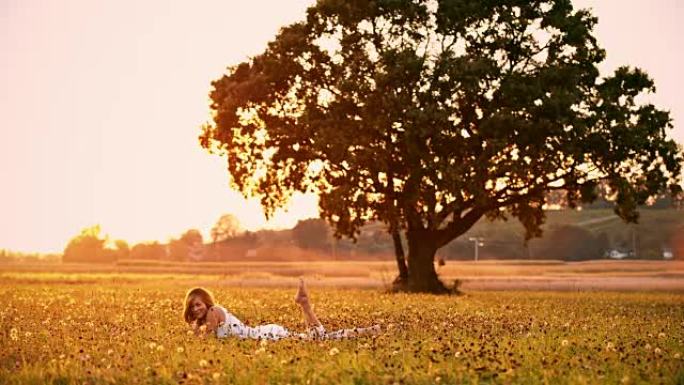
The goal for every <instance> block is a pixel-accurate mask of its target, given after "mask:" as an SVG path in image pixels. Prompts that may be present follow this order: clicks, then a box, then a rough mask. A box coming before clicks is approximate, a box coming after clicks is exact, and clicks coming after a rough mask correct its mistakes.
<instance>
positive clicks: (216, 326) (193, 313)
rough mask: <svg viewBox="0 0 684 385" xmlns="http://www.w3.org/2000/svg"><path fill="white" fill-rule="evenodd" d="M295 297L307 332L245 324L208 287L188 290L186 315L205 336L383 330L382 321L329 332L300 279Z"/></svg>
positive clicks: (341, 334) (312, 335) (343, 334)
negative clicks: (315, 310) (221, 303)
mask: <svg viewBox="0 0 684 385" xmlns="http://www.w3.org/2000/svg"><path fill="white" fill-rule="evenodd" d="M294 301H295V303H296V304H297V305H299V307H300V308H301V309H302V313H303V314H304V320H305V321H306V324H307V326H308V328H309V330H308V332H307V333H292V332H290V331H289V330H287V329H286V328H285V327H283V326H280V325H276V324H268V325H261V326H256V327H250V326H246V325H245V324H243V323H242V321H240V320H239V319H237V317H235V316H234V315H233V314H231V313H229V312H228V311H227V310H226V309H225V308H224V307H222V306H220V305H216V304H214V299H213V297H212V295H211V294H210V293H209V292H208V291H207V290H205V289H203V288H201V287H197V288H194V289H191V290H190V291H188V294H187V295H186V296H185V311H184V312H183V318H184V319H185V322H187V323H188V324H189V325H190V326H191V327H192V328H193V330H194V331H195V334H197V335H200V336H206V335H209V334H214V333H216V336H217V337H219V338H223V337H230V336H235V337H238V338H253V339H269V340H279V339H281V338H300V339H341V338H353V337H359V336H363V335H375V334H378V333H379V332H380V325H373V326H371V327H366V328H354V329H341V330H337V331H334V332H328V331H326V330H325V328H324V327H323V325H321V323H320V321H318V318H317V317H316V314H315V313H314V311H313V309H312V308H311V304H310V303H309V293H308V291H307V290H306V287H305V286H304V281H303V280H301V279H300V281H299V289H298V290H297V294H296V295H295V297H294Z"/></svg>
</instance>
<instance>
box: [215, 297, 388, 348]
mask: <svg viewBox="0 0 684 385" xmlns="http://www.w3.org/2000/svg"><path fill="white" fill-rule="evenodd" d="M214 307H215V308H217V309H219V310H220V311H221V312H223V315H224V316H225V317H226V320H225V322H223V323H221V324H220V325H219V326H218V328H216V337H218V338H226V337H238V338H251V339H266V340H279V339H283V338H298V339H307V340H308V339H342V338H352V337H356V336H358V335H359V334H362V333H367V332H368V331H371V332H375V331H379V330H380V329H379V328H380V327H379V326H377V325H376V326H371V327H368V328H355V329H341V330H336V331H333V332H328V331H326V330H325V328H324V327H323V326H322V325H319V326H317V327H314V328H311V329H309V331H308V333H292V332H290V331H289V330H287V329H286V328H285V327H284V326H281V325H277V324H268V325H259V326H254V327H251V326H247V325H245V324H244V323H242V321H240V320H239V319H238V318H237V317H235V316H234V315H233V314H232V313H230V312H229V311H228V310H226V309H225V308H224V307H223V306H220V305H215V306H214Z"/></svg>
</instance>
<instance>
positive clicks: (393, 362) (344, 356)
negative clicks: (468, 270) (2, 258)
mask: <svg viewBox="0 0 684 385" xmlns="http://www.w3.org/2000/svg"><path fill="white" fill-rule="evenodd" d="M11 274H13V273H5V275H4V277H3V278H4V279H3V280H2V282H3V283H0V295H2V298H3V304H4V306H3V307H2V309H0V324H1V328H0V345H1V346H2V349H1V353H0V383H6V384H15V383H16V384H19V383H22V384H24V383H36V384H42V383H53V384H67V383H79V384H81V383H88V384H94V383H148V384H152V383H154V384H159V383H161V384H164V383H168V384H179V383H182V384H197V383H205V384H214V383H231V384H246V383H256V384H265V383H278V384H280V383H282V384H286V383H291V384H299V383H301V384H309V385H311V384H338V383H340V384H435V383H442V384H448V383H468V384H487V383H502V384H509V383H511V384H514V383H519V384H528V383H554V384H555V383H558V384H564V383H612V384H616V383H623V384H636V383H643V384H653V383H665V384H681V383H684V361H683V360H682V356H683V355H684V295H679V294H668V293H607V292H566V293H561V292H530V291H527V292H517V291H511V292H495V291H489V292H469V293H467V294H466V295H464V296H458V297H456V296H452V297H436V296H430V295H405V294H402V295H390V294H384V293H382V292H381V291H379V290H358V289H357V290H338V289H331V288H323V287H318V288H314V289H313V290H312V297H313V298H312V299H313V302H314V304H315V309H316V311H317V312H318V313H319V316H320V318H321V320H322V322H323V323H324V324H325V325H326V327H328V328H329V329H335V328H342V327H352V326H363V325H370V324H375V323H378V324H381V325H382V326H383V328H384V330H385V332H384V333H383V334H382V335H380V336H378V337H373V338H370V337H368V338H362V339H358V340H344V341H319V342H311V341H309V342H306V341H289V340H285V341H279V342H268V343H266V342H259V341H252V340H236V339H226V340H216V339H214V338H211V339H208V340H199V339H197V338H196V337H194V336H193V335H189V334H188V330H187V327H186V326H185V325H184V323H183V322H182V320H181V316H180V312H181V308H182V304H181V302H182V297H183V294H184V292H185V290H187V289H188V287H187V286H186V284H187V283H189V281H183V280H182V279H181V280H179V281H176V280H175V279H174V277H173V276H162V277H160V276H155V275H150V276H140V275H135V276H132V275H125V274H122V275H119V276H116V277H112V276H108V275H105V274H103V275H96V274H93V275H86V276H83V277H81V279H77V278H78V277H79V275H70V276H69V277H72V278H73V279H66V276H64V277H62V278H59V279H58V278H55V277H56V276H54V275H53V276H51V277H52V278H51V279H40V276H41V274H40V273H33V274H34V279H33V280H31V281H28V280H25V279H24V278H25V277H23V278H21V277H19V278H17V277H15V278H17V279H14V280H12V279H11V278H12V275H11ZM48 277H49V276H48ZM195 278H198V279H203V278H205V277H201V276H200V277H195ZM112 279H114V280H112ZM209 288H210V289H212V290H213V291H214V293H215V295H216V298H217V300H218V302H219V303H221V304H223V305H225V306H226V307H227V308H229V310H231V311H232V312H233V313H235V314H236V315H237V316H238V317H240V318H241V319H242V320H243V321H245V322H246V323H248V324H250V325H255V324H261V323H272V322H275V323H280V324H282V325H284V326H286V327H288V328H290V329H292V330H295V331H299V330H303V328H304V325H303V324H302V322H301V317H300V314H299V311H298V310H297V308H296V307H295V305H294V304H293V303H291V298H292V294H293V289H292V288H288V289H285V288H272V289H265V288H239V287H225V286H211V285H209Z"/></svg>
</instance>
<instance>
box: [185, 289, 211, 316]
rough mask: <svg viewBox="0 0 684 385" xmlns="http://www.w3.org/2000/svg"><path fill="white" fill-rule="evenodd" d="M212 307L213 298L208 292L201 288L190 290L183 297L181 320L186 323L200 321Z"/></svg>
mask: <svg viewBox="0 0 684 385" xmlns="http://www.w3.org/2000/svg"><path fill="white" fill-rule="evenodd" d="M212 306H214V297H213V296H212V295H211V293H210V292H209V291H208V290H206V289H203V288H201V287H196V288H194V289H190V290H188V294H186V295H185V310H184V311H183V319H185V322H187V323H192V322H194V321H197V320H201V319H203V318H204V317H206V315H207V311H208V310H209V308H211V307H212Z"/></svg>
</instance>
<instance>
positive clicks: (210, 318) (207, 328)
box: [200, 307, 225, 337]
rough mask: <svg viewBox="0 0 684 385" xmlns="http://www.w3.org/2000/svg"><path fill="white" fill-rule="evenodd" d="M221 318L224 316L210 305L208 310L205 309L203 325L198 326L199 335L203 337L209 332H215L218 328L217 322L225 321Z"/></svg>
mask: <svg viewBox="0 0 684 385" xmlns="http://www.w3.org/2000/svg"><path fill="white" fill-rule="evenodd" d="M223 318H225V317H224V316H223V314H222V313H221V312H220V311H219V310H218V309H216V308H215V307H211V308H210V309H209V311H207V319H206V322H205V323H204V325H202V326H203V327H201V328H200V335H202V336H203V337H204V336H207V335H209V334H214V333H216V329H217V328H218V326H219V324H221V322H223V321H225V319H223Z"/></svg>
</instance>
